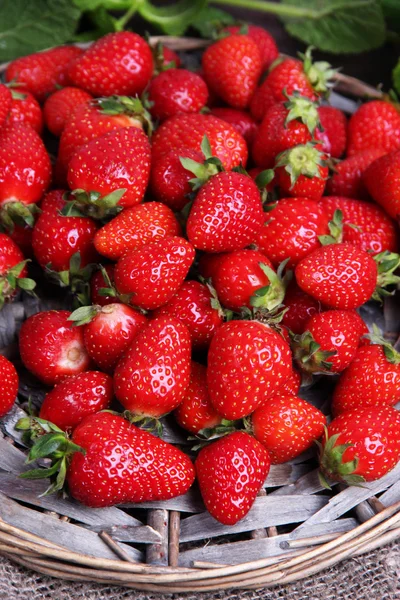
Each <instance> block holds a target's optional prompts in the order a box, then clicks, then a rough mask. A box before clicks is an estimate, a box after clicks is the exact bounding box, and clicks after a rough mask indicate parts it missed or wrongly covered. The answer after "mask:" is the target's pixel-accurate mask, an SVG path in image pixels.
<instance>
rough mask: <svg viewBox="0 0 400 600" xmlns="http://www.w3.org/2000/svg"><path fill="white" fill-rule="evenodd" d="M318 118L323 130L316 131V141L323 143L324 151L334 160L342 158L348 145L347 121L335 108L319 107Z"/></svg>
mask: <svg viewBox="0 0 400 600" xmlns="http://www.w3.org/2000/svg"><path fill="white" fill-rule="evenodd" d="M318 116H319V120H320V123H321V126H322V130H319V129H317V130H316V131H315V139H316V140H318V141H319V142H320V143H321V146H322V151H323V152H325V154H329V155H330V156H332V157H333V158H340V157H341V156H342V154H344V151H345V150H346V145H347V119H346V116H345V114H344V113H342V111H341V110H339V109H338V108H335V107H334V106H319V107H318Z"/></svg>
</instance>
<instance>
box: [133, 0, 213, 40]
mask: <svg viewBox="0 0 400 600" xmlns="http://www.w3.org/2000/svg"><path fill="white" fill-rule="evenodd" d="M206 2H207V0H178V2H175V3H174V4H170V5H169V6H154V5H153V4H152V3H151V2H150V1H149V0H141V2H140V5H139V6H138V13H139V14H140V16H141V17H143V19H145V20H146V21H149V23H152V24H153V25H156V26H157V27H158V28H159V29H161V31H163V32H164V33H166V34H168V35H182V34H183V33H184V32H185V31H186V29H187V28H188V27H189V25H191V23H192V22H193V20H194V19H195V18H196V17H197V15H198V14H199V12H200V10H201V9H202V8H204V6H205V5H206Z"/></svg>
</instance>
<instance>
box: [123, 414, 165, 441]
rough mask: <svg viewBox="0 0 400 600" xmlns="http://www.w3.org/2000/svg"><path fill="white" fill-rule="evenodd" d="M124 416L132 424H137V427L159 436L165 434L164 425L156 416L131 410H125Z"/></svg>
mask: <svg viewBox="0 0 400 600" xmlns="http://www.w3.org/2000/svg"><path fill="white" fill-rule="evenodd" d="M122 416H123V417H124V419H126V420H127V421H129V423H132V425H136V427H140V429H144V430H145V431H148V432H149V433H152V434H153V435H155V436H157V437H161V436H162V434H163V425H162V423H161V421H160V420H159V419H157V418H155V417H148V416H146V415H135V414H134V413H131V412H130V411H129V410H125V411H124V412H123V415H122Z"/></svg>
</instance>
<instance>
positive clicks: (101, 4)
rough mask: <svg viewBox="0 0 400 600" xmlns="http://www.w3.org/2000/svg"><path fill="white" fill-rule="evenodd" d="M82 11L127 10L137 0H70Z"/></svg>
mask: <svg viewBox="0 0 400 600" xmlns="http://www.w3.org/2000/svg"><path fill="white" fill-rule="evenodd" d="M72 1H73V3H74V4H75V6H77V7H78V8H79V9H80V10H82V11H87V10H96V8H105V9H106V10H128V8H130V7H131V6H132V4H136V3H137V0H72Z"/></svg>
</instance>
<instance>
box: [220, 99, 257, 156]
mask: <svg viewBox="0 0 400 600" xmlns="http://www.w3.org/2000/svg"><path fill="white" fill-rule="evenodd" d="M211 114H212V115H214V117H218V119H222V120H223V121H225V122H226V123H230V124H231V125H232V126H233V127H234V128H235V129H236V131H238V132H239V133H240V135H242V136H243V137H244V139H245V140H246V142H247V145H248V146H249V147H251V145H252V143H253V140H254V138H255V135H256V133H257V129H258V126H257V123H256V122H255V121H254V119H253V118H252V117H251V116H250V115H249V113H247V112H245V111H244V110H238V109H237V108H229V107H228V108H226V107H215V108H212V109H211Z"/></svg>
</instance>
